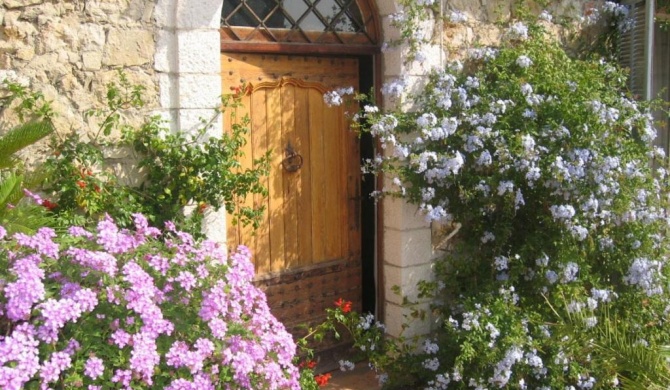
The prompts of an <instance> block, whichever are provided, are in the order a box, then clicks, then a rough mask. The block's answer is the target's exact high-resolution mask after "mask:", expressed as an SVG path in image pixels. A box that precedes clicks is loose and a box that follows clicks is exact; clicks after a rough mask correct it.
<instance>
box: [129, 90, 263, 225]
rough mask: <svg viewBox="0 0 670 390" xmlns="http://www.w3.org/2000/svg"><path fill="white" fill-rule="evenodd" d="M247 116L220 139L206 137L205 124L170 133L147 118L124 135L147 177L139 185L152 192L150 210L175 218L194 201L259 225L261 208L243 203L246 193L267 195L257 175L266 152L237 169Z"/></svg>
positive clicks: (231, 103) (229, 100)
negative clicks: (196, 130) (191, 132)
mask: <svg viewBox="0 0 670 390" xmlns="http://www.w3.org/2000/svg"><path fill="white" fill-rule="evenodd" d="M239 104H240V102H239V99H237V98H233V97H232V95H229V96H225V97H224V99H223V106H224V109H233V110H234V109H235V108H236V107H238V106H239ZM248 126H249V118H248V117H245V118H243V120H242V121H241V123H235V124H233V125H232V132H231V133H224V134H223V136H222V137H221V138H214V137H208V136H207V129H208V125H207V124H205V127H204V128H203V129H202V130H200V132H199V133H198V134H195V135H192V136H188V135H186V134H183V133H176V134H170V133H166V131H165V129H163V128H161V127H160V126H158V122H157V121H152V122H149V123H148V124H146V125H145V126H143V127H142V128H141V129H139V131H137V132H126V133H125V135H124V136H125V138H126V140H128V141H129V142H130V143H132V144H133V146H134V148H135V150H136V151H138V152H139V153H140V154H141V155H142V156H143V158H142V160H141V161H140V163H139V165H140V167H141V168H144V169H145V172H146V174H147V180H146V182H145V184H143V186H142V187H141V190H142V191H143V192H144V193H146V194H147V195H149V194H151V196H152V197H154V198H153V202H152V204H151V205H150V207H151V208H152V209H151V210H150V211H149V212H150V213H151V215H155V216H162V218H163V220H165V219H166V218H167V219H169V218H174V216H176V215H178V214H179V212H180V210H181V209H182V208H183V207H184V206H186V205H187V204H189V203H190V202H193V203H195V204H197V205H198V211H199V212H202V211H203V209H205V208H207V207H213V208H215V209H219V208H220V207H222V206H223V207H225V209H226V210H227V211H228V212H229V213H231V214H234V215H235V216H236V217H237V218H240V219H241V221H242V222H243V223H245V224H246V223H252V224H253V226H254V227H258V224H259V223H260V218H261V216H262V213H263V211H264V210H263V208H254V207H246V206H242V203H243V201H244V199H245V197H246V196H247V194H260V195H262V196H267V190H266V189H265V188H264V187H263V186H262V185H261V179H262V177H263V176H266V175H267V174H268V173H269V153H268V155H266V156H264V157H263V158H260V159H257V160H256V161H254V162H253V167H252V168H247V169H242V167H241V166H240V159H241V158H242V148H243V147H244V145H245V144H246V142H247V138H246V135H247V132H248Z"/></svg>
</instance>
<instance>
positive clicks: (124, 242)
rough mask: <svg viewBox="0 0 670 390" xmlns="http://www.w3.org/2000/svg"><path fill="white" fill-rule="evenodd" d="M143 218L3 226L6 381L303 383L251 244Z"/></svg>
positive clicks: (1, 352)
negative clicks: (63, 229) (233, 246)
mask: <svg viewBox="0 0 670 390" xmlns="http://www.w3.org/2000/svg"><path fill="white" fill-rule="evenodd" d="M134 221H135V229H134V231H129V230H125V229H119V228H118V227H117V225H116V224H115V223H114V221H113V220H111V218H109V217H107V218H105V219H103V220H102V221H101V222H100V223H99V224H98V225H97V230H96V231H95V232H89V231H87V230H84V229H83V228H80V227H76V226H73V227H70V228H69V229H68V230H67V233H63V234H57V233H56V232H54V231H53V230H51V229H49V228H42V229H40V230H39V231H38V232H37V233H36V234H35V235H32V236H29V235H25V234H15V235H13V236H11V237H10V236H8V235H7V232H6V230H5V229H4V228H2V227H1V226H0V388H2V389H22V388H26V389H37V388H39V389H46V388H51V387H53V388H74V387H78V388H84V389H88V390H95V389H102V388H106V389H107V388H121V389H131V388H132V389H138V388H155V389H174V390H177V389H179V390H182V389H194V390H195V389H198V390H201V389H298V388H299V385H298V375H299V374H298V370H297V368H296V367H295V366H294V365H293V363H292V361H293V359H294V355H295V349H296V346H295V343H294V342H293V339H292V337H291V336H290V335H289V334H288V333H287V332H286V330H285V329H284V326H283V325H282V324H280V323H279V322H278V321H277V320H276V319H275V318H274V317H273V316H272V315H271V314H270V311H269V309H268V306H267V303H266V299H265V295H264V294H263V293H262V292H261V291H260V290H259V289H257V288H256V287H254V286H253V285H252V284H251V280H252V278H253V272H254V270H253V265H252V264H251V263H250V261H249V258H250V256H251V254H250V252H249V250H248V249H247V248H245V247H239V248H238V249H237V251H236V252H235V253H233V254H231V255H230V256H229V257H226V253H225V251H224V250H223V248H221V247H219V246H218V245H217V244H216V243H213V242H210V241H204V242H202V243H196V242H195V241H194V239H193V238H192V236H190V235H189V234H186V233H184V232H180V231H178V230H176V229H175V227H174V225H173V224H171V223H168V224H167V225H166V229H165V231H164V232H163V233H161V231H159V230H158V229H156V228H153V227H150V226H148V224H147V221H146V219H145V218H144V217H143V216H142V215H140V214H136V215H135V216H134Z"/></svg>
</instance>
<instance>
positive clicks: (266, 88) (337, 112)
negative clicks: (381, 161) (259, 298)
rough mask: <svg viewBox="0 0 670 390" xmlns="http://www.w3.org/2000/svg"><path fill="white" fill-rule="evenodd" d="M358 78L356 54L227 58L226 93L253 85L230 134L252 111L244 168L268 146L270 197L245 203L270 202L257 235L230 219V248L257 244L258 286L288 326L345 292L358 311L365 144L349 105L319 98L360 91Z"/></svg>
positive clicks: (312, 317)
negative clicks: (335, 104)
mask: <svg viewBox="0 0 670 390" xmlns="http://www.w3.org/2000/svg"><path fill="white" fill-rule="evenodd" d="M358 77H359V76H358V60H357V59H355V58H328V57H309V56H289V55H269V54H243V53H231V54H227V53H224V54H222V78H223V89H224V91H230V90H231V89H232V88H236V87H239V86H240V85H242V84H245V85H247V91H248V92H247V94H246V95H245V96H244V97H243V102H242V103H243V105H242V107H240V108H238V109H237V111H236V113H235V116H234V118H233V117H231V115H230V114H227V115H225V116H224V129H225V130H224V131H230V126H231V124H232V123H233V122H234V121H235V120H239V119H240V118H242V117H243V116H244V115H248V116H249V118H250V120H251V123H250V134H249V138H248V142H247V144H246V146H245V148H244V154H245V157H244V161H242V164H243V166H248V165H249V164H250V163H251V161H252V160H253V159H256V158H259V157H260V156H262V155H263V154H265V153H266V152H267V151H270V152H271V167H270V175H269V177H268V178H267V181H266V183H265V185H266V187H267V188H268V190H269V196H268V197H267V198H261V197H255V198H254V199H251V198H249V199H247V200H246V202H247V204H252V202H253V204H255V205H257V206H258V205H261V204H263V205H265V208H266V213H265V216H264V218H265V219H264V221H263V223H262V224H261V226H260V228H259V229H258V230H257V231H255V232H254V231H253V229H252V228H251V227H250V226H248V227H243V226H240V225H234V224H233V223H232V222H231V221H232V218H229V222H228V233H227V236H228V245H229V247H231V248H234V247H236V246H237V245H238V244H244V245H247V246H248V247H249V248H250V249H251V250H252V253H253V255H254V265H255V268H256V274H257V278H256V282H257V284H258V285H259V286H261V287H262V288H263V289H264V290H265V292H266V294H267V297H268V303H269V304H270V307H271V309H272V311H273V313H274V314H275V315H276V316H277V317H278V318H279V319H280V320H281V321H283V322H284V324H285V325H287V327H288V328H289V329H292V328H294V326H295V325H299V324H304V323H308V322H314V321H318V320H319V319H320V318H322V316H323V315H324V313H325V308H327V307H332V305H333V302H334V301H335V300H337V299H339V298H340V297H341V298H343V299H345V300H350V301H352V302H353V303H354V305H353V307H354V309H355V310H360V303H361V286H360V284H361V255H360V254H361V249H360V246H361V244H360V225H361V224H360V203H359V202H360V195H359V191H360V189H359V183H360V161H359V160H360V157H359V142H358V137H357V135H356V134H355V133H354V132H353V131H351V130H350V129H349V124H350V122H349V119H347V115H345V112H344V110H345V108H344V107H328V106H327V105H326V104H325V103H324V100H323V94H324V92H326V91H328V90H330V89H333V88H339V87H345V86H353V87H354V88H355V89H358V84H359V83H358ZM235 118H237V119H235ZM291 156H293V157H292V158H291ZM298 156H299V157H298Z"/></svg>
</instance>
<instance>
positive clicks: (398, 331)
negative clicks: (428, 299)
mask: <svg viewBox="0 0 670 390" xmlns="http://www.w3.org/2000/svg"><path fill="white" fill-rule="evenodd" d="M415 308H416V309H419V310H423V311H424V312H425V313H426V317H425V319H424V320H420V319H414V320H412V321H409V317H410V316H411V313H412V311H411V309H410V308H408V307H402V306H398V305H396V304H394V303H391V302H385V304H384V321H383V322H384V324H385V325H386V331H387V334H388V335H390V336H392V337H399V336H401V335H402V336H403V337H406V338H411V337H414V336H421V335H427V334H429V333H430V331H431V329H432V316H431V313H430V305H429V304H427V303H425V304H420V305H417V306H415ZM403 324H408V325H409V328H407V329H404V328H403Z"/></svg>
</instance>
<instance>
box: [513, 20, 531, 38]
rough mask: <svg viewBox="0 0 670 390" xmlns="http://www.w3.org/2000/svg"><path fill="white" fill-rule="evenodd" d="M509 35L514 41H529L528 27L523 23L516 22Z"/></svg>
mask: <svg viewBox="0 0 670 390" xmlns="http://www.w3.org/2000/svg"><path fill="white" fill-rule="evenodd" d="M509 34H510V36H511V37H512V38H513V39H521V40H526V39H528V26H526V25H525V24H523V23H521V22H516V23H514V24H513V25H511V26H510V28H509Z"/></svg>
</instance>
